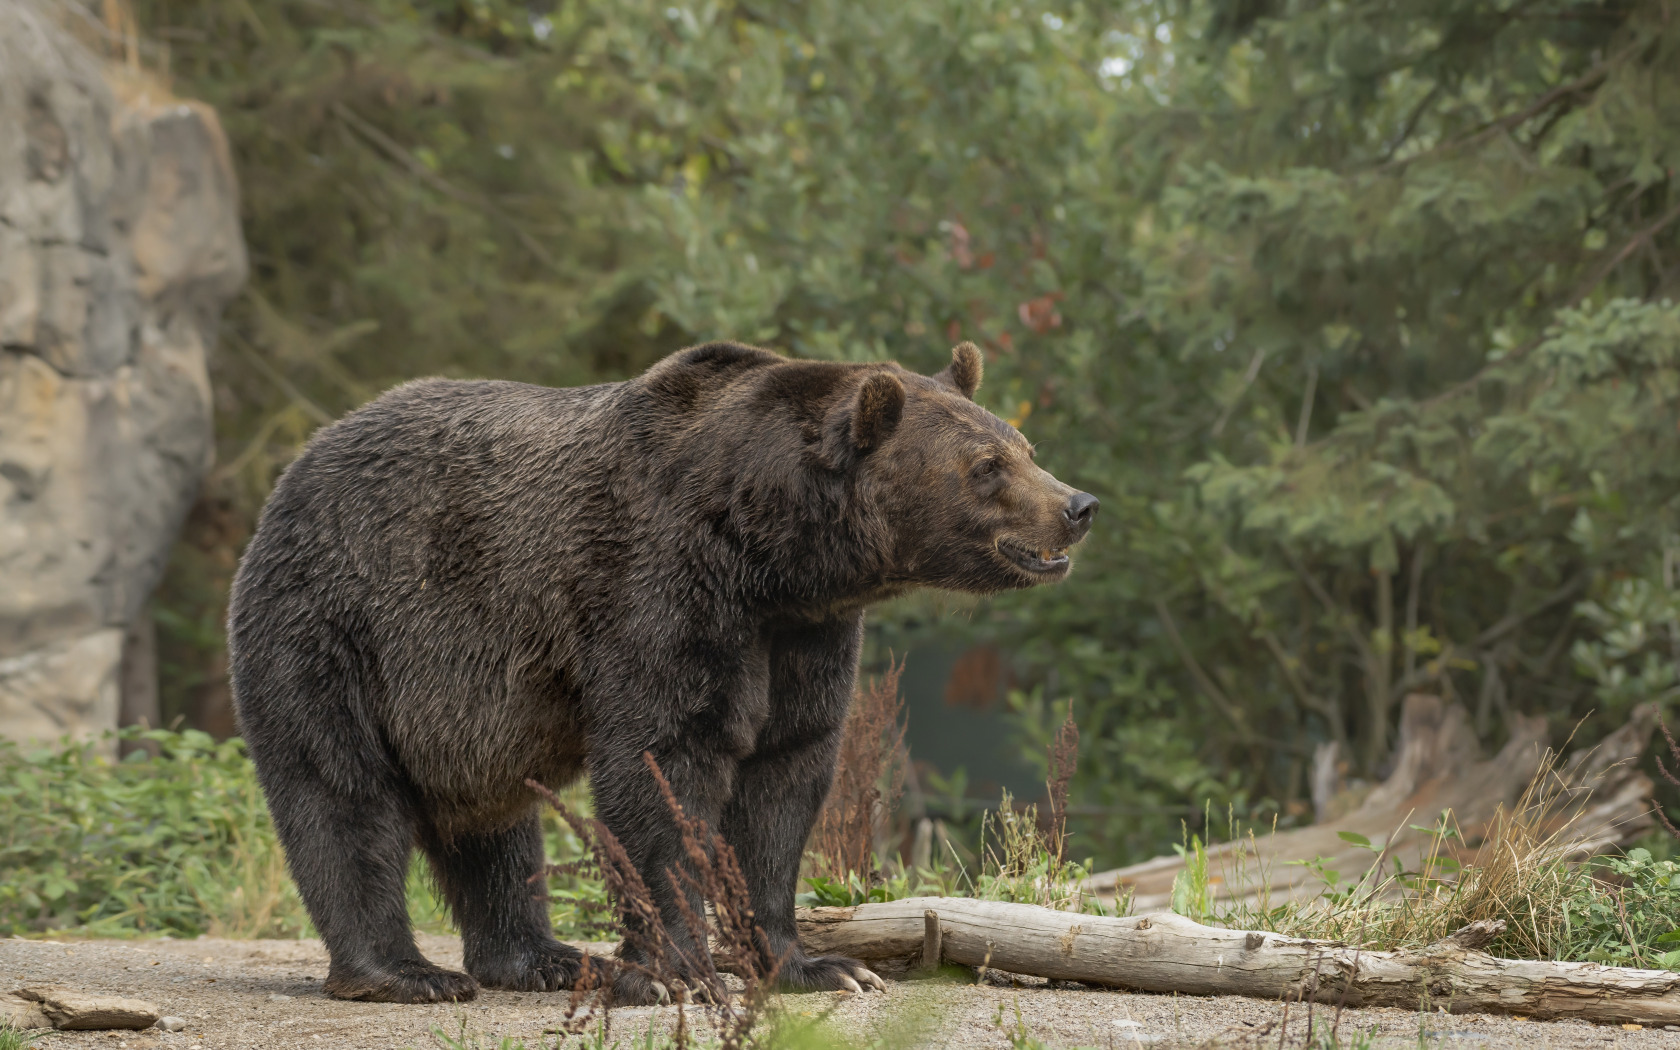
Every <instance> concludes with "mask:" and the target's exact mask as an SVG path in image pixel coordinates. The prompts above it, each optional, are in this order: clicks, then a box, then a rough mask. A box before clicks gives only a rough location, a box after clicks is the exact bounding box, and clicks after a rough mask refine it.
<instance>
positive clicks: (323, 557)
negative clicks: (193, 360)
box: [228, 343, 1096, 1002]
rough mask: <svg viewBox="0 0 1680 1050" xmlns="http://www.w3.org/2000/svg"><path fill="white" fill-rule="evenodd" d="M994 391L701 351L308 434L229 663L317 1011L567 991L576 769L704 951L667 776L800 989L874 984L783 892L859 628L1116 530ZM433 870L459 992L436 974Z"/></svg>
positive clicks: (835, 724) (396, 401) (256, 549)
mask: <svg viewBox="0 0 1680 1050" xmlns="http://www.w3.org/2000/svg"><path fill="white" fill-rule="evenodd" d="M979 378H980V364H979V352H978V351H977V350H974V349H973V348H972V346H969V347H967V348H966V349H965V348H964V347H959V348H957V350H956V351H955V352H954V353H953V360H952V365H951V367H950V368H949V369H947V370H946V372H945V373H941V375H940V376H938V377H934V378H927V377H924V376H919V375H915V374H913V373H910V372H907V371H905V370H904V369H902V368H900V367H898V366H897V365H892V364H832V363H820V362H804V361H791V360H787V359H785V358H782V357H780V356H778V355H776V354H773V353H771V352H769V351H765V350H760V349H756V348H753V347H748V346H741V345H738V344H734V343H708V344H706V345H704V346H698V347H693V348H691V349H688V350H683V351H680V352H678V353H676V354H673V355H672V356H670V357H668V358H666V359H665V360H663V361H661V362H660V363H658V364H657V365H655V366H654V367H653V368H651V369H649V370H648V371H647V372H646V373H645V374H643V375H642V376H640V377H638V378H636V379H633V380H630V381H627V382H623V383H611V384H605V385H601V386H593V387H581V388H575V389H549V388H544V387H536V386H525V385H521V384H517V383H502V382H454V381H446V380H438V379H430V380H421V381H418V382H413V383H409V384H406V385H404V386H401V387H398V388H396V389H395V390H392V391H390V392H389V393H387V394H385V395H384V396H383V397H380V398H379V399H378V400H376V401H374V402H372V403H371V404H369V405H367V406H365V407H364V408H362V409H360V410H358V411H357V412H355V413H352V414H351V415H349V416H347V417H345V418H344V419H342V420H340V421H339V422H338V423H336V424H334V425H332V426H330V427H327V428H325V429H323V430H322V431H321V432H320V433H319V434H317V435H316V436H315V438H314V439H313V440H312V441H311V442H310V444H309V446H308V448H306V449H305V450H304V452H303V454H302V455H301V456H300V457H299V458H298V459H297V461H296V462H295V463H293V464H292V466H291V467H290V468H289V469H288V470H287V471H286V473H285V475H284V476H283V477H282V478H281V479H280V482H279V484H278V485H277V486H276V487H275V490H274V494H273V496H272V497H271V498H270V500H269V503H268V506H267V508H266V509H265V510H264V513H263V517H262V521H261V523H260V525H259V526H258V528H257V532H256V535H255V537H254V538H253V539H252V541H251V544H250V547H249V548H248V549H247V551H246V553H245V557H244V560H243V562H242V564H241V566H240V569H239V574H238V577H237V579H236V580H235V583H234V591H233V599H232V605H231V612H230V616H229V635H228V638H229V647H230V651H231V658H232V676H233V684H234V690H235V697H236V703H237V707H238V712H239V717H240V724H241V727H242V729H243V732H244V734H245V738H246V741H247V744H248V746H249V749H250V753H251V756H252V758H253V759H254V761H255V763H256V767H257V773H258V775H259V777H260V778H261V780H262V784H263V787H264V789H265V791H266V793H267V797H268V803H269V809H270V812H271V813H272V814H273V817H274V822H275V826H276V828H277V829H278V831H279V834H280V838H281V841H282V842H283V843H284V845H285V847H286V852H287V857H288V859H289V862H290V864H291V867H292V871H293V874H294V876H295V877H296V880H297V884H298V887H299V889H300V890H301V892H302V894H303V898H304V901H305V903H306V904H307V905H308V907H309V911H310V915H311V916H312V917H313V919H314V921H315V925H316V927H317V929H318V930H319V931H320V933H321V936H322V938H323V939H324V940H325V942H326V945H327V948H328V950H329V952H330V953H331V958H332V962H331V968H330V971H329V976H328V981H327V990H328V991H329V992H331V993H333V994H335V995H340V996H345V997H350V998H367V999H379V1000H386V1001H395V1002H424V1001H435V1000H439V999H462V998H470V997H471V996H472V995H473V994H474V992H475V990H476V988H477V987H478V986H479V985H488V986H491V987H499V988H514V989H527V990H543V989H555V988H562V987H567V986H569V985H570V984H571V983H572V982H573V981H574V980H575V979H576V976H577V973H578V963H579V961H578V954H577V952H576V951H574V950H573V949H571V948H568V947H566V946H565V945H563V944H560V943H559V942H558V941H556V940H555V939H554V937H553V934H552V932H551V931H550V927H549V923H548V918H547V914H546V910H545V907H544V905H543V904H542V903H541V902H540V901H539V900H537V899H535V898H536V892H537V891H536V889H534V888H533V886H532V885H530V884H529V882H528V880H529V878H530V877H531V876H532V875H534V874H535V873H536V872H537V871H538V870H539V869H540V868H541V867H542V864H543V857H542V844H541V837H540V835H539V832H538V826H537V810H536V803H537V799H536V797H535V795H534V794H533V792H532V791H531V789H530V788H528V787H527V786H526V785H525V781H526V779H527V778H532V779H535V780H537V781H539V782H541V783H543V784H547V785H550V786H552V787H556V788H558V787H561V786H563V785H565V784H567V783H569V782H571V781H573V780H575V779H576V778H577V777H579V776H581V775H583V774H584V773H585V772H586V771H587V772H588V774H589V777H590V783H591V786H592V788H593V790H594V794H595V804H596V812H597V815H598V816H599V817H600V818H601V820H602V821H603V822H604V823H605V824H606V826H607V827H608V828H609V829H611V831H612V832H613V834H614V835H616V836H617V838H618V839H619V841H621V842H622V843H623V845H624V847H625V849H626V851H627V852H628V853H629V856H630V858H631V860H632V861H633V862H634V864H635V866H636V868H637V870H639V871H640V872H642V873H643V876H644V878H645V880H646V882H647V884H648V886H649V887H650V889H651V891H652V892H653V893H654V895H655V897H656V899H657V900H658V902H659V905H660V908H661V911H662V913H663V914H664V915H665V925H666V928H667V929H669V930H681V929H682V928H683V924H682V923H681V922H680V919H679V912H680V908H679V907H678V902H677V900H676V897H675V893H676V891H675V890H673V888H672V886H671V883H670V880H669V879H668V878H667V876H666V872H667V871H668V870H669V869H670V868H671V867H672V866H673V865H675V864H677V863H678V861H679V857H680V850H681V842H680V838H679V836H678V835H677V833H676V829H675V827H674V825H673V823H672V820H671V817H670V813H669V810H668V809H667V807H666V805H665V802H664V801H663V799H662V798H661V797H660V794H659V791H658V789H657V788H656V786H655V784H654V782H653V780H652V778H651V777H650V776H649V774H648V771H647V767H646V765H645V764H644V760H643V755H644V753H647V754H651V755H652V756H653V757H654V759H656V760H657V762H658V764H659V767H660V768H661V769H663V770H664V772H665V775H666V776H667V777H669V779H670V783H671V787H672V789H673V791H674V792H675V793H676V796H677V798H678V799H679V801H680V802H681V804H682V806H683V807H684V809H685V811H686V812H688V813H689V814H691V815H693V816H695V817H697V818H699V819H702V820H705V821H706V822H707V823H709V824H710V825H711V826H713V827H716V828H719V829H720V830H721V831H722V833H723V836H724V838H725V839H726V840H727V841H728V842H729V843H730V844H731V845H732V846H733V847H734V849H735V851H736V853H737V854H738V856H739V857H740V862H741V867H742V870H743V872H744V874H745V877H746V879H747V882H748V884H749V887H750V890H751V893H752V899H753V903H754V912H755V914H756V917H757V921H758V922H759V924H760V925H761V926H762V927H763V929H764V931H765V934H766V936H767V939H768V943H769V945H770V947H771V951H772V952H773V953H775V954H778V955H785V956H786V958H785V960H784V961H783V962H782V963H781V966H780V968H779V970H778V971H777V972H778V973H779V975H780V977H781V980H782V982H783V983H784V984H786V985H788V986H791V987H796V988H839V987H844V986H846V985H847V983H848V982H849V981H851V980H852V979H853V978H854V977H855V976H857V972H858V968H857V964H856V963H855V962H853V961H852V960H849V959H841V958H836V957H817V958H811V957H807V956H805V955H804V954H803V953H802V952H801V951H800V950H799V946H798V942H797V937H796V932H795V929H794V922H793V897H794V891H795V886H796V881H797V876H798V868H799V860H800V855H801V851H802V849H803V847H804V844H805V840H806V837H807V835H808V833H809V831H810V828H811V824H812V822H813V820H814V819H815V816H816V813H817V811H818V808H819V807H820V805H821V803H822V800H823V795H824V793H825V792H826V791H827V789H828V785H829V782H830V780H831V777H832V774H833V768H834V756H835V748H836V743H837V740H838V738H839V733H840V729H841V726H842V724H843V722H844V719H845V715H846V709H847V704H848V701H849V700H850V698H851V696H852V690H853V685H854V681H855V678H856V673H857V660H858V647H859V642H860V639H861V631H862V615H863V610H864V608H865V606H867V605H868V604H869V603H871V602H874V601H878V600H880V599H882V598H886V597H890V596H892V595H894V594H898V593H901V592H903V591H905V590H907V589H909V588H912V587H917V586H933V587H943V588H950V589H954V590H960V591H967V592H972V593H991V592H995V591H1000V590H1005V589H1009V588H1018V587H1028V586H1032V585H1034V584H1036V583H1041V582H1047V581H1052V580H1057V579H1060V578H1062V577H1063V576H1064V575H1065V574H1066V572H1067V560H1066V557H1065V551H1064V549H1065V548H1066V547H1068V546H1070V545H1071V544H1073V543H1075V542H1077V541H1078V540H1079V539H1080V538H1082V537H1083V536H1084V535H1085V533H1086V532H1087V531H1088V529H1089V527H1090V521H1091V516H1092V514H1093V513H1094V510H1095V503H1096V501H1095V500H1094V499H1093V498H1092V497H1090V496H1088V495H1086V494H1084V493H1076V492H1074V491H1073V490H1072V489H1070V488H1069V487H1067V486H1066V485H1063V484H1061V483H1060V482H1058V481H1057V480H1056V479H1055V478H1053V477H1051V476H1050V475H1049V474H1047V473H1045V472H1044V471H1043V470H1040V469H1039V468H1038V467H1037V466H1036V465H1034V464H1033V462H1032V450H1031V448H1030V446H1028V444H1027V442H1026V440H1025V439H1024V438H1022V437H1021V435H1020V434H1019V433H1017V432H1016V431H1015V430H1014V429H1013V428H1012V427H1010V426H1009V425H1007V424H1006V423H1004V422H1003V421H1002V420H1000V419H998V418H997V417H995V416H993V415H991V414H990V413H988V412H986V411H985V410H984V409H982V408H980V407H979V406H977V405H976V404H974V403H973V401H971V400H970V396H971V395H972V393H973V389H974V385H975V384H978V382H979ZM416 845H418V846H419V847H420V848H421V849H422V850H424V851H425V853H426V855H427V857H428V859H429V860H430V861H431V864H432V868H433V871H434V872H435V873H436V876H437V879H438V882H439V884H440V886H441V888H442V890H443V893H444V895H445V897H446V898H447V900H448V902H449V905H450V908H451V909H452V911H453V914H454V916H455V919H456V921H457V922H458V923H459V924H460V926H461V931H462V936H463V940H464V947H465V957H466V970H467V973H466V974H461V973H454V972H451V971H447V970H444V969H441V968H439V967H436V966H433V965H431V964H430V963H428V962H427V961H426V960H425V959H424V958H423V957H422V956H421V955H420V953H419V952H418V951H417V950H416V948H415V945H414V940H413V936H412V933H411V931H410V926H409V921H408V914H407V910H406V906H405V902H404V881H405V875H406V872H407V866H408V857H409V854H410V851H411V849H412V848H413V847H414V846H416ZM626 991H627V992H628V993H629V994H630V995H631V996H632V997H634V994H635V989H627V990H626Z"/></svg>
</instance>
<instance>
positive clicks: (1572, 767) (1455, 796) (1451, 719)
mask: <svg viewBox="0 0 1680 1050" xmlns="http://www.w3.org/2000/svg"><path fill="white" fill-rule="evenodd" d="M1656 721H1657V712H1656V707H1655V705H1652V704H1644V705H1641V706H1639V707H1637V708H1635V709H1634V710H1633V712H1632V714H1631V715H1630V717H1629V719H1628V722H1627V723H1626V724H1625V725H1624V726H1622V727H1621V728H1619V729H1617V730H1616V732H1614V733H1612V734H1610V735H1609V736H1608V737H1606V738H1605V739H1604V740H1603V741H1602V742H1601V743H1600V744H1599V745H1598V746H1597V747H1594V748H1591V749H1580V750H1577V751H1575V752H1574V753H1572V754H1571V755H1570V756H1569V757H1568V760H1567V761H1565V762H1563V763H1562V764H1561V765H1558V766H1547V763H1548V761H1549V760H1548V758H1547V754H1546V735H1547V734H1546V720H1545V719H1544V718H1538V717H1535V718H1529V717H1526V716H1523V715H1517V716H1514V717H1513V718H1512V721H1511V735H1510V739H1509V740H1508V741H1507V742H1506V744H1505V746H1504V747H1503V748H1501V749H1500V751H1499V753H1498V754H1497V755H1495V756H1494V757H1493V758H1490V759H1481V758H1480V757H1479V756H1478V752H1477V745H1476V740H1475V734H1474V733H1473V732H1472V731H1471V728H1470V718H1469V715H1468V714H1467V713H1466V712H1465V710H1464V708H1463V707H1461V706H1459V705H1457V704H1448V703H1446V702H1444V701H1443V700H1441V698H1439V697H1435V696H1427V695H1423V694H1413V695H1411V696H1408V697H1406V701H1405V706H1404V708H1403V709H1402V715H1401V721H1400V742H1399V747H1398V751H1397V754H1396V760H1395V764H1394V772H1393V773H1391V774H1390V775H1389V777H1388V779H1387V780H1385V781H1383V782H1382V783H1381V784H1379V785H1377V786H1376V787H1375V788H1372V789H1371V790H1370V792H1369V793H1368V794H1366V795H1365V796H1364V797H1363V798H1362V799H1358V800H1357V804H1356V805H1353V806H1352V808H1351V809H1350V810H1349V811H1347V812H1338V811H1337V810H1336V809H1334V808H1331V809H1330V811H1329V812H1327V813H1326V818H1327V819H1325V820H1324V821H1322V822H1321V823H1318V824H1314V825H1311V826H1309V827H1305V828H1297V829H1294V830H1290V831H1280V832H1277V833H1275V834H1258V835H1256V836H1255V837H1254V838H1253V839H1247V838H1244V839H1240V840H1238V841H1234V842H1226V843H1221V844H1219V845H1216V846H1212V847H1210V848H1209V849H1208V851H1207V855H1208V862H1209V868H1210V871H1211V873H1212V878H1211V879H1210V883H1211V885H1210V886H1209V889H1210V891H1211V893H1212V896H1213V897H1214V899H1216V900H1219V901H1221V902H1223V903H1226V904H1230V903H1235V902H1238V901H1246V902H1248V903H1250V904H1254V905H1258V906H1260V907H1262V908H1265V907H1269V906H1270V905H1271V904H1276V903H1279V902H1281V901H1284V900H1289V899H1295V900H1303V899H1306V898H1310V897H1313V896H1316V895H1317V894H1318V892H1319V891H1320V890H1321V889H1322V888H1323V887H1322V884H1321V883H1320V882H1319V879H1318V875H1317V873H1316V872H1315V871H1314V870H1313V869H1311V868H1308V867H1305V866H1302V865H1301V864H1298V863H1291V862H1298V861H1311V860H1315V859H1319V860H1322V861H1323V863H1322V865H1321V867H1323V868H1327V869H1331V870H1335V871H1337V872H1340V873H1341V874H1342V875H1343V876H1344V877H1345V878H1346V879H1347V881H1349V882H1353V881H1357V880H1358V879H1359V877H1360V876H1362V875H1363V874H1364V873H1365V872H1366V871H1368V870H1369V869H1370V867H1371V865H1372V863H1373V862H1374V861H1375V860H1376V859H1377V853H1376V851H1374V850H1371V849H1366V848H1363V847H1360V846H1357V845H1353V844H1351V843H1350V842H1349V841H1348V839H1345V838H1343V833H1344V832H1345V833H1349V834H1350V835H1351V836H1353V837H1354V838H1356V839H1357V838H1363V839H1366V840H1368V841H1370V842H1372V843H1374V844H1376V846H1377V847H1378V848H1379V849H1385V864H1386V865H1392V864H1393V863H1394V861H1396V860H1398V861H1399V862H1400V864H1401V866H1402V867H1403V868H1404V869H1406V870H1408V871H1416V870H1418V865H1419V862H1420V861H1421V859H1422V858H1423V856H1424V855H1426V854H1427V853H1428V852H1429V851H1430V850H1431V849H1432V848H1434V843H1433V842H1432V841H1431V837H1430V835H1429V834H1428V833H1427V832H1422V831H1419V830H1417V828H1416V827H1413V825H1418V826H1422V827H1428V826H1429V825H1432V824H1434V823H1435V822H1436V821H1437V820H1438V819H1440V816H1441V812H1442V810H1451V811H1452V815H1453V817H1452V819H1453V823H1454V824H1455V825H1456V826H1457V827H1458V829H1459V831H1460V832H1461V833H1462V836H1463V837H1462V839H1460V840H1459V841H1458V842H1457V843H1455V844H1453V848H1452V849H1451V850H1450V852H1451V854H1452V855H1453V858H1454V859H1455V860H1457V861H1458V862H1459V863H1461V864H1465V865H1471V864H1474V863H1475V862H1476V849H1475V844H1476V843H1478V842H1479V841H1480V840H1481V838H1482V837H1483V835H1484V834H1485V833H1486V831H1487V829H1488V827H1489V825H1490V824H1491V822H1492V821H1493V820H1494V817H1495V814H1496V813H1497V812H1498V811H1499V810H1500V809H1501V807H1504V808H1506V809H1507V810H1508V809H1509V808H1510V806H1511V805H1512V804H1513V803H1514V802H1515V801H1516V800H1517V799H1518V797H1519V796H1520V795H1521V794H1522V792H1523V791H1524V789H1525V788H1527V787H1528V785H1529V783H1530V782H1531V781H1532V780H1533V779H1534V777H1535V775H1536V774H1537V773H1539V772H1540V770H1541V769H1542V768H1543V767H1545V768H1550V769H1551V770H1552V772H1551V774H1550V776H1552V777H1553V778H1554V779H1555V783H1554V784H1553V785H1552V789H1551V790H1552V794H1553V795H1554V797H1555V798H1556V800H1557V801H1556V805H1555V812H1556V814H1557V816H1558V818H1559V820H1562V819H1572V820H1573V823H1572V824H1571V825H1570V826H1569V828H1568V834H1567V837H1568V840H1569V841H1568V843H1567V844H1566V845H1565V848H1564V851H1563V852H1564V853H1565V854H1566V855H1569V856H1575V857H1585V856H1589V855H1591V854H1593V853H1598V852H1602V851H1604V850H1606V849H1609V848H1611V847H1614V846H1617V845H1626V844H1627V843H1629V842H1632V841H1634V840H1635V839H1637V838H1639V836H1641V835H1643V834H1644V833H1645V832H1647V831H1649V830H1650V829H1651V827H1652V826H1653V825H1654V821H1653V820H1652V818H1651V815H1650V804H1649V803H1648V802H1647V801H1646V800H1647V799H1648V798H1650V795H1651V791H1652V783H1651V779H1650V778H1649V777H1648V776H1646V775H1645V774H1644V773H1643V772H1641V771H1640V769H1639V766H1638V761H1637V760H1638V758H1639V756H1640V755H1641V754H1643V753H1644V750H1645V747H1646V745H1647V744H1648V743H1649V742H1650V739H1651V734H1652V732H1653V731H1654V730H1655V728H1656ZM1328 791H1329V789H1328V788H1325V789H1324V790H1323V791H1319V792H1318V793H1320V794H1324V793H1327V792H1328ZM1589 795H1590V798H1589V797H1588V796H1589ZM1183 870H1184V860H1183V858H1181V857H1178V856H1165V857H1156V858H1155V859H1153V860H1147V861H1144V862H1142V863H1140V864H1134V865H1131V866H1130V867H1126V868H1119V869H1116V870H1112V871H1105V872H1100V873H1098V874H1095V875H1092V876H1091V877H1090V878H1089V879H1088V880H1086V883H1085V889H1086V891H1087V892H1089V893H1092V894H1095V895H1096V896H1098V897H1099V898H1102V899H1103V900H1105V901H1113V900H1114V899H1115V898H1117V897H1118V896H1119V895H1120V894H1123V893H1127V892H1130V893H1131V894H1132V895H1133V897H1132V910H1133V911H1138V912H1148V911H1155V910H1158V909H1161V908H1165V907H1167V906H1168V905H1170V904H1171V902H1172V890H1173V880H1174V879H1175V878H1176V877H1177V876H1178V873H1179V872H1181V871H1183Z"/></svg>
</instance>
